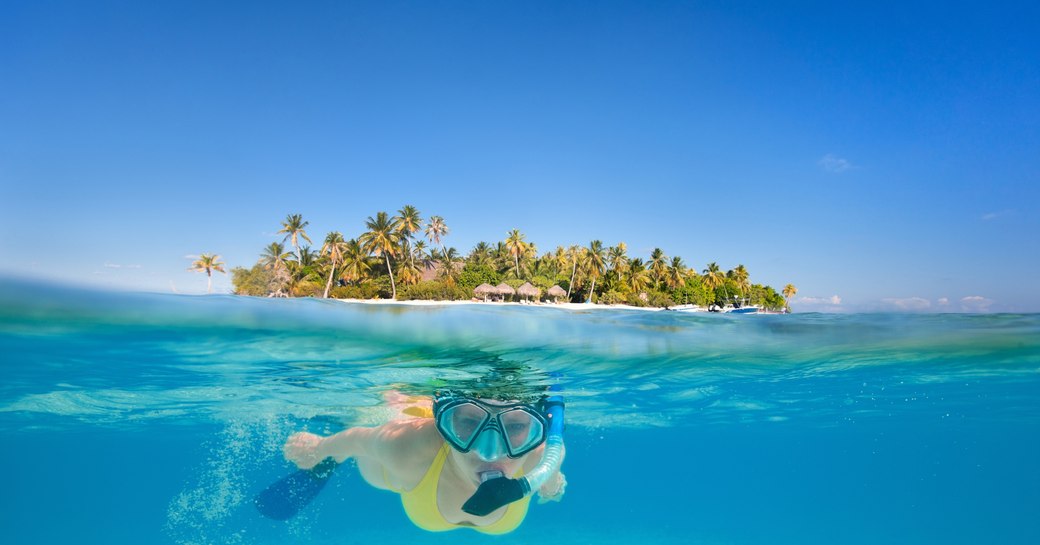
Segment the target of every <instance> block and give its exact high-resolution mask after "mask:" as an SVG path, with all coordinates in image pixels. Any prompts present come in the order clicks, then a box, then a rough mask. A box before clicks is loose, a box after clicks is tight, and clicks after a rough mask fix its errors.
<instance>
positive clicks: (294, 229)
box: [278, 214, 311, 261]
mask: <svg viewBox="0 0 1040 545" xmlns="http://www.w3.org/2000/svg"><path fill="white" fill-rule="evenodd" d="M310 223H311V222H309V221H303V216H302V215H300V214H289V215H288V216H286V217H285V221H283V222H282V230H281V231H278V234H279V235H280V234H282V233H285V238H283V239H282V244H285V242H286V241H288V240H292V245H293V250H295V251H296V260H297V261H299V260H300V245H299V240H298V239H300V238H302V239H303V240H306V241H307V242H310V241H311V238H310V237H308V236H307V231H304V228H305V227H307V226H308V225H310Z"/></svg>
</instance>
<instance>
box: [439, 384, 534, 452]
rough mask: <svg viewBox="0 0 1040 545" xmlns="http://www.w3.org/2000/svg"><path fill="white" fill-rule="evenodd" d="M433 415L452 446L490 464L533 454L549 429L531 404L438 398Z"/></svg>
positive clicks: (452, 397)
mask: <svg viewBox="0 0 1040 545" xmlns="http://www.w3.org/2000/svg"><path fill="white" fill-rule="evenodd" d="M433 415H434V419H435V420H436V423H437V429H438V430H439V431H440V432H441V435H442V436H444V439H445V440H447V441H448V443H450V444H451V446H453V447H455V449H456V450H458V451H459V452H469V451H471V450H472V451H475V452H476V453H477V454H478V455H479V456H480V458H481V459H482V460H484V461H487V462H489V461H493V460H497V459H499V458H501V457H502V456H503V455H505V456H508V457H510V458H519V457H521V456H523V455H524V454H527V453H528V452H531V451H532V450H534V449H535V448H537V447H538V445H541V444H542V443H543V442H544V441H545V438H546V434H547V433H548V429H549V426H548V421H547V419H546V417H545V415H543V414H542V412H541V411H540V410H539V409H538V408H536V407H534V406H532V405H530V404H528V403H499V402H494V401H487V400H481V399H475V398H471V397H456V396H447V397H438V398H437V399H436V400H435V401H434V404H433Z"/></svg>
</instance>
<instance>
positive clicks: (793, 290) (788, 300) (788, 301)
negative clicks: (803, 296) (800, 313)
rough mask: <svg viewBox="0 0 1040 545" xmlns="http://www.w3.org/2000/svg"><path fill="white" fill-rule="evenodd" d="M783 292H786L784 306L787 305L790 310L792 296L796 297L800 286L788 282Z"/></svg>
mask: <svg viewBox="0 0 1040 545" xmlns="http://www.w3.org/2000/svg"><path fill="white" fill-rule="evenodd" d="M783 293H784V306H785V307H787V309H788V310H790V308H791V298H792V297H794V296H795V294H796V293H798V288H796V287H794V284H788V285H786V286H784V291H783Z"/></svg>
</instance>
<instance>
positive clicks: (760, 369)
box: [0, 281, 1040, 545]
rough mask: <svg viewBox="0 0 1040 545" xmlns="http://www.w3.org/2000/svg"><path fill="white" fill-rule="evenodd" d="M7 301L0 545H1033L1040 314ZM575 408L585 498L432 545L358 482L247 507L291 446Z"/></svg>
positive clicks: (0, 335)
mask: <svg viewBox="0 0 1040 545" xmlns="http://www.w3.org/2000/svg"><path fill="white" fill-rule="evenodd" d="M2 284H3V287H2V288H0V353H2V354H3V359H2V361H3V363H2V366H0V373H2V374H0V379H2V380H0V467H3V468H4V471H5V474H4V477H3V479H2V480H0V483H2V488H0V535H2V536H3V538H2V542H3V543H5V544H10V545H15V544H49V543H105V544H135V545H137V544H142V543H146V544H181V545H187V544H199V545H201V544H243V545H244V544H256V545H261V544H275V543H277V544H285V543H304V544H319V543H320V544H355V543H358V544H360V543H365V544H371V543H387V544H405V543H407V544H410V545H414V544H426V543H431V544H433V543H478V542H480V543H484V542H495V543H497V544H514V543H515V544H521V543H538V542H543V541H546V540H553V541H562V542H563V543H567V544H569V545H570V544H574V545H577V544H586V543H590V544H591V543H597V544H599V543H606V544H611V543H641V544H655V543H667V544H672V543H676V544H678V543H684V544H685V543H703V544H758V543H766V544H799V545H804V544H817V543H819V544H833V543H843V544H859V543H862V544H867V543H871V544H875V543H942V544H953V543H963V544H969V543H971V544H975V543H1002V544H1011V543H1022V544H1026V543H1029V544H1033V543H1040V516H1038V514H1040V466H1038V463H1037V461H1038V460H1040V315H957V314H942V315H889V314H863V315H823V314H793V315H786V316H724V315H706V314H681V313H675V312H641V311H622V310H601V309H596V310H589V311H569V310H562V309H558V308H546V307H529V306H508V307H507V306H485V305H460V306H433V307H406V306H397V305H362V304H348V303H343V302H338V301H320V300H311V299H307V300H267V299H251V298H243V297H231V296H206V297H192V296H176V295H154V294H128V293H103V292H93V291H81V290H77V289H72V288H65V287H59V286H48V285H39V284H28V283H24V282H18V281H5V282H3V283H2ZM501 368H523V369H526V371H525V372H524V373H522V374H523V375H524V376H523V377H519V378H518V380H525V381H527V380H530V381H535V382H539V383H544V384H546V385H548V384H555V385H556V387H558V388H559V389H560V392H561V393H562V395H564V396H565V398H566V400H567V413H566V420H567V430H566V444H567V459H566V461H565V463H564V466H563V471H564V473H565V474H566V475H567V480H568V482H569V484H568V488H567V492H566V495H565V497H564V498H563V501H561V502H560V503H548V504H545V505H538V504H536V503H535V502H532V504H531V509H530V512H529V514H528V516H527V519H526V520H525V522H524V524H523V525H522V526H521V527H520V528H519V529H517V530H516V531H515V532H513V533H511V534H507V535H505V536H485V535H483V534H478V533H476V532H473V531H471V530H466V529H464V530H457V531H452V532H446V533H429V532H425V531H423V530H420V529H417V528H415V527H414V526H412V524H411V523H410V522H409V521H408V519H407V517H406V516H405V514H404V513H403V511H402V509H401V506H400V501H399V498H398V497H397V496H396V495H394V494H392V493H389V492H385V491H379V490H375V489H372V488H370V487H369V486H368V485H366V484H365V483H364V482H363V480H362V479H361V478H360V476H359V475H358V473H357V470H356V468H352V467H350V466H349V465H348V466H346V467H342V468H340V470H339V471H338V472H337V474H336V475H334V476H333V477H332V480H331V481H330V483H329V485H328V486H327V487H326V489H325V490H324V491H323V492H322V493H321V494H320V495H319V496H318V497H317V499H315V501H314V502H313V503H312V504H311V505H309V506H308V507H307V508H306V509H305V510H304V511H303V512H302V513H301V514H300V515H299V516H297V517H296V518H295V519H293V520H291V521H289V522H279V521H273V520H268V519H265V518H264V517H262V516H260V515H259V513H258V512H257V511H256V510H255V509H254V507H253V505H252V498H253V496H254V495H255V494H257V493H258V492H259V491H260V490H262V489H263V488H264V487H265V486H267V485H268V484H270V483H271V482H273V481H275V480H277V479H279V478H280V477H283V476H285V475H287V474H289V473H290V472H291V471H292V469H293V468H292V466H291V465H290V464H288V463H286V462H285V461H284V460H283V459H282V458H281V453H280V448H281V444H282V443H283V442H284V440H285V438H286V437H287V436H288V435H289V434H291V433H292V432H293V431H296V430H304V429H306V430H310V431H313V432H317V433H323V434H329V433H334V432H336V431H339V430H341V429H344V428H345V427H348V426H352V425H378V424H380V423H382V422H385V421H386V420H387V419H389V418H393V417H394V416H395V414H396V413H395V411H394V410H393V409H392V408H390V407H388V406H387V404H386V402H385V395H386V393H387V392H390V391H395V390H401V391H406V392H413V393H414V392H423V391H427V390H429V391H432V389H433V388H435V387H437V386H438V385H443V384H448V383H451V382H452V381H454V380H468V379H472V378H473V377H480V376H482V375H483V374H484V373H487V372H488V370H490V369H501Z"/></svg>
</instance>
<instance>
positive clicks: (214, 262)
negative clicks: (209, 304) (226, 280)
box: [188, 254, 227, 293]
mask: <svg viewBox="0 0 1040 545" xmlns="http://www.w3.org/2000/svg"><path fill="white" fill-rule="evenodd" d="M188 270H189V271H195V272H204V273H206V293H213V271H217V272H222V273H224V274H227V272H226V271H225V270H224V264H223V263H221V262H220V256H219V255H217V254H202V255H200V256H199V258H198V259H196V260H195V262H194V263H192V264H191V268H189V269H188Z"/></svg>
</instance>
